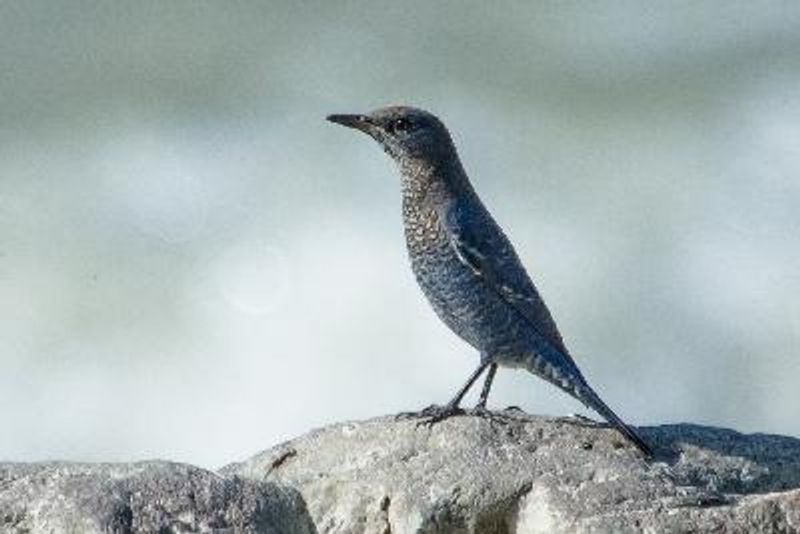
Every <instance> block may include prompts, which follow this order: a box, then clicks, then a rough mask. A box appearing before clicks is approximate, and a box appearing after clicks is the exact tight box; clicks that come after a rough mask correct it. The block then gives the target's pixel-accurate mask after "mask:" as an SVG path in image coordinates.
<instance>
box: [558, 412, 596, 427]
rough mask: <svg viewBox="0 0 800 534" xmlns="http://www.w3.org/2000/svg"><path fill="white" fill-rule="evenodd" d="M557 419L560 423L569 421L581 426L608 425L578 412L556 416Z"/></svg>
mask: <svg viewBox="0 0 800 534" xmlns="http://www.w3.org/2000/svg"><path fill="white" fill-rule="evenodd" d="M556 421H558V422H559V423H567V424H569V425H575V426H581V427H585V428H597V427H602V426H606V425H605V423H602V422H600V421H595V420H594V419H592V418H590V417H586V416H585V415H581V414H578V413H573V414H570V415H567V416H563V417H556Z"/></svg>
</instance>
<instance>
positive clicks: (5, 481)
mask: <svg viewBox="0 0 800 534" xmlns="http://www.w3.org/2000/svg"><path fill="white" fill-rule="evenodd" d="M223 530H228V531H229V532H232V531H234V530H235V531H237V532H268V533H275V534H282V533H285V532H286V533H288V532H292V533H295V532H296V533H298V534H300V533H311V532H316V531H315V529H314V526H313V524H312V523H311V521H310V519H309V517H308V514H307V513H306V511H305V507H304V505H303V501H302V499H301V498H300V497H299V495H298V494H297V492H296V491H294V490H291V489H287V488H282V487H279V486H278V485H276V484H274V483H271V482H255V481H249V480H244V479H241V478H238V477H229V478H223V477H221V476H219V475H217V474H215V473H213V472H211V471H206V470H203V469H199V468H197V467H191V466H188V465H185V464H176V463H169V462H138V463H130V464H76V463H63V462H55V463H41V464H14V463H4V464H0V532H34V533H40V532H41V533H45V532H47V533H59V534H60V533H73V532H74V533H91V532H109V533H111V532H113V533H127V532H211V531H223Z"/></svg>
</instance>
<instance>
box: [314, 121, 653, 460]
mask: <svg viewBox="0 0 800 534" xmlns="http://www.w3.org/2000/svg"><path fill="white" fill-rule="evenodd" d="M328 120H329V121H331V122H335V123H338V124H341V125H344V126H348V127H350V128H355V129H357V130H360V131H362V132H364V133H366V134H368V135H370V136H371V137H372V138H374V139H375V140H376V141H377V142H378V143H380V145H381V146H382V147H383V149H384V150H385V151H386V152H387V153H388V154H389V156H391V157H392V159H394V161H395V162H396V163H397V164H398V166H399V167H400V173H401V175H402V190H403V222H404V226H405V238H406V245H407V247H408V253H409V256H410V259H411V267H412V269H413V271H414V275H415V276H416V279H417V282H418V283H419V285H420V287H421V288H422V291H423V292H424V293H425V296H426V297H427V298H428V300H429V301H430V303H431V305H432V306H433V309H434V310H435V312H436V314H437V315H438V316H439V318H441V320H442V321H444V323H445V324H446V325H447V326H448V327H449V328H450V329H451V330H452V331H453V332H455V333H456V334H457V335H458V336H459V337H461V338H462V339H463V340H464V341H466V342H467V343H469V344H470V345H472V346H473V347H475V348H476V349H477V350H478V351H479V352H480V365H478V367H477V369H475V371H474V372H473V373H472V375H470V377H469V380H467V383H466V384H464V386H463V387H462V388H461V389H460V390H459V391H458V393H457V394H456V396H455V398H453V400H452V401H450V402H449V403H448V404H447V405H445V406H431V407H429V408H426V409H425V410H423V411H422V412H420V414H421V415H424V416H427V417H429V420H428V422H429V423H431V424H433V423H435V422H437V421H440V420H442V419H445V418H447V417H450V416H452V415H456V414H459V413H463V411H462V410H461V409H460V408H459V403H460V402H461V399H462V398H463V396H464V395H465V394H466V392H467V391H468V390H469V388H470V387H471V386H472V384H473V383H474V382H475V381H476V380H477V379H478V377H479V376H480V375H481V373H483V371H484V370H486V369H487V367H488V369H489V372H488V374H487V377H486V380H485V382H484V386H483V390H482V392H481V395H480V400H479V402H478V406H477V407H476V409H478V410H480V411H485V406H486V399H487V397H488V395H489V390H490V388H491V385H492V380H493V379H494V374H495V372H496V371H497V366H498V365H502V366H507V367H516V368H519V367H521V368H523V369H526V370H528V371H530V372H531V373H533V374H535V375H537V376H539V377H541V378H543V379H545V380H547V381H548V382H550V383H552V384H555V385H556V386H558V387H559V388H561V389H562V390H564V391H565V392H567V393H568V394H570V395H572V396H573V397H575V398H576V399H578V400H579V401H581V402H582V403H583V404H585V405H586V406H587V407H589V408H591V409H593V410H595V411H596V412H597V413H599V414H600V415H602V416H603V417H604V418H605V419H606V420H608V421H609V422H610V423H611V424H612V425H613V426H614V427H616V428H617V429H618V430H619V431H620V432H621V433H622V434H623V435H624V436H625V437H627V438H628V439H629V440H630V441H631V442H633V443H634V444H635V445H636V446H637V447H638V448H639V449H640V450H641V451H642V452H643V453H644V454H645V455H647V456H652V452H651V450H650V447H648V445H647V444H646V443H645V442H644V441H643V440H642V439H641V438H640V437H639V436H638V435H637V434H636V432H635V431H634V430H633V429H632V428H631V427H629V426H628V425H626V424H625V423H624V422H623V421H622V420H621V419H620V418H619V417H618V416H617V415H616V414H615V413H614V412H613V411H611V409H610V408H609V407H608V406H606V404H605V403H604V402H603V401H602V400H601V399H600V397H599V396H598V395H597V393H595V392H594V390H593V389H592V388H591V387H590V386H589V384H588V383H587V381H586V379H585V378H584V377H583V375H582V374H581V372H580V370H579V369H578V366H577V365H576V364H575V361H574V360H573V359H572V356H570V354H569V351H568V350H567V347H566V346H565V345H564V342H563V340H562V339H561V334H559V332H558V328H557V327H556V323H555V321H553V318H552V317H551V315H550V312H549V311H548V309H547V306H545V304H544V301H543V300H542V298H541V297H540V296H539V293H538V291H536V288H535V287H534V285H533V283H532V282H531V280H530V278H529V277H528V274H527V273H526V272H525V268H524V267H523V266H522V264H521V263H520V261H519V258H518V257H517V254H516V252H515V251H514V248H513V247H512V246H511V243H510V242H509V240H508V238H506V236H505V235H504V234H503V231H502V230H501V229H500V227H499V226H498V225H497V223H496V222H495V221H494V219H493V218H492V216H491V214H490V213H489V211H488V210H487V209H486V208H485V207H484V205H483V203H482V202H481V200H480V198H478V195H477V194H476V193H475V190H474V189H473V188H472V185H471V184H470V181H469V179H468V178H467V174H466V173H465V172H464V169H463V167H462V166H461V162H460V161H459V158H458V154H457V152H456V149H455V146H454V145H453V141H452V139H451V138H450V134H449V132H448V131H447V128H445V126H444V124H442V122H441V121H440V120H439V119H438V118H436V117H435V116H434V115H432V114H430V113H428V112H426V111H423V110H420V109H416V108H411V107H404V106H396V107H388V108H383V109H379V110H376V111H374V112H372V113H369V114H367V115H330V116H329V117H328Z"/></svg>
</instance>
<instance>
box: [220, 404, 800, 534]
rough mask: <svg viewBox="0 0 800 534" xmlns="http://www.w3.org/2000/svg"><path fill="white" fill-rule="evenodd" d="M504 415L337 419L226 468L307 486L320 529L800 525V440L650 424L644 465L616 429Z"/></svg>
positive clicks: (792, 528) (768, 528)
mask: <svg viewBox="0 0 800 534" xmlns="http://www.w3.org/2000/svg"><path fill="white" fill-rule="evenodd" d="M505 414H506V417H503V418H496V419H494V420H487V419H486V418H481V417H475V416H467V417H456V418H452V419H449V420H446V421H444V422H442V423H439V424H438V425H436V426H434V427H433V428H427V427H418V426H417V424H416V423H415V422H414V421H395V420H394V418H379V419H373V420H369V421H364V422H354V423H345V424H338V425H333V426H330V427H327V428H323V429H320V430H317V431H314V432H311V433H309V434H307V435H305V436H302V437H300V438H298V439H295V440H292V441H290V442H287V443H284V444H281V445H278V446H276V447H273V448H272V449H269V450H267V451H265V452H263V453H261V454H259V455H257V456H255V457H253V458H252V459H250V460H248V461H245V462H243V463H240V464H233V465H230V466H227V467H226V468H224V469H223V470H222V472H223V473H224V474H226V475H233V474H237V475H241V476H244V477H248V478H253V479H256V480H267V481H275V482H279V483H281V484H285V485H287V486H290V487H293V488H296V489H298V490H299V491H300V493H301V494H302V495H303V498H304V499H305V503H306V506H307V508H308V511H309V513H310V514H311V516H312V518H313V520H314V523H315V525H316V527H317V529H318V530H319V531H320V532H347V533H356V532H366V533H373V532H374V533H392V534H398V533H411V532H415V533H416V532H425V533H433V532H441V533H444V532H447V533H451V532H459V533H460V532H475V533H481V534H494V533H497V534H500V533H535V532H639V531H644V532H710V531H714V532H800V489H796V488H800V440H797V439H793V438H787V437H780V436H769V435H749V436H746V435H742V434H739V433H737V432H733V431H730V430H723V429H715V428H709V427H701V426H695V425H666V426H660V427H650V428H641V429H640V430H641V432H642V434H643V436H644V437H645V439H647V440H648V441H649V442H650V443H651V444H652V445H653V446H654V447H655V449H656V451H657V452H656V455H657V456H656V459H655V461H653V462H646V461H645V460H643V459H642V457H641V456H640V454H639V453H638V452H637V451H636V449H634V448H633V447H632V446H630V445H629V444H628V443H626V442H625V441H624V440H623V439H622V438H621V437H620V436H619V434H617V433H616V432H615V431H613V430H611V429H609V428H606V427H601V426H599V425H596V424H592V423H587V422H582V421H580V420H573V419H553V418H545V417H536V416H528V415H524V414H521V413H518V412H505Z"/></svg>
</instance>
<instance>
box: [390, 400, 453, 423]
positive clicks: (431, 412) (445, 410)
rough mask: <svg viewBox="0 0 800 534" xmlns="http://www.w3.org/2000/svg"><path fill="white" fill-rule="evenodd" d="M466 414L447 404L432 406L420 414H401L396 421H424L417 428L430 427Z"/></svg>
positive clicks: (419, 412)
mask: <svg viewBox="0 0 800 534" xmlns="http://www.w3.org/2000/svg"><path fill="white" fill-rule="evenodd" d="M465 413H466V412H464V410H463V409H461V408H459V407H458V406H455V405H452V404H446V405H444V406H439V405H437V404H431V405H430V406H428V407H427V408H423V409H422V410H420V411H418V412H403V413H400V414H398V415H397V417H396V419H423V420H422V421H419V422H418V423H417V426H421V425H425V426H429V427H430V426H433V425H435V424H436V423H438V422H440V421H444V420H445V419H449V418H450V417H455V416H457V415H464V414H465Z"/></svg>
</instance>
